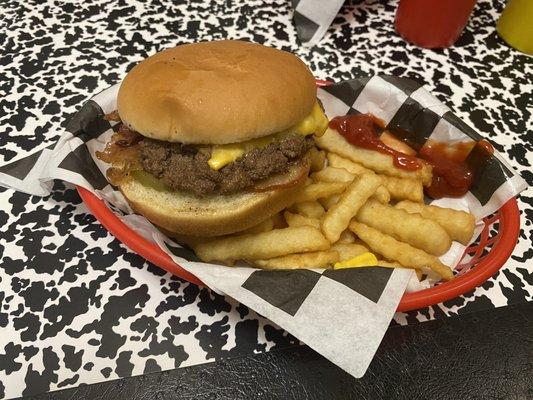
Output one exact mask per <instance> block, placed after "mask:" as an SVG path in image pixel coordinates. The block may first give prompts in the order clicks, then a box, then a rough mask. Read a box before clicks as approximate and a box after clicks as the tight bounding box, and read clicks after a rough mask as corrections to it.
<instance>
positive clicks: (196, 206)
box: [120, 179, 305, 237]
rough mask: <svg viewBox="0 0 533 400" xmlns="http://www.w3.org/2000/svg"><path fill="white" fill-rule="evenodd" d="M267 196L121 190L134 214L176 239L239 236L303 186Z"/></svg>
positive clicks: (137, 187)
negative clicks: (206, 195)
mask: <svg viewBox="0 0 533 400" xmlns="http://www.w3.org/2000/svg"><path fill="white" fill-rule="evenodd" d="M304 183H305V179H299V180H298V182H296V184H295V185H294V186H291V187H288V188H278V189H274V190H270V191H266V192H246V193H239V194H233V195H224V196H222V195H219V196H211V197H206V198H198V197H195V196H193V195H190V194H188V193H183V192H163V191H158V190H156V189H153V188H151V187H148V186H145V185H143V184H141V183H140V182H138V181H136V180H134V179H129V180H126V181H125V182H123V183H122V184H121V185H120V190H121V192H122V194H123V195H124V197H125V198H126V199H127V200H128V202H129V204H130V206H131V207H132V208H133V209H134V210H135V212H137V213H139V214H141V215H143V216H144V217H145V218H147V219H148V220H149V221H151V222H152V223H153V224H155V225H157V226H159V227H161V228H163V229H164V230H167V231H169V232H171V233H175V234H178V235H187V236H196V237H212V236H220V235H227V234H230V233H235V232H239V231H242V230H245V229H248V228H251V227H252V226H254V225H257V224H258V223H260V222H262V221H264V220H265V219H267V218H269V217H271V216H273V215H274V214H276V213H278V212H280V211H281V210H283V209H284V208H287V207H289V206H290V205H292V204H293V203H294V200H295V199H296V196H297V195H298V193H299V192H300V189H301V187H302V186H303V185H304Z"/></svg>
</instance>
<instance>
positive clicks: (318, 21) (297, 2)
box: [292, 0, 344, 46]
mask: <svg viewBox="0 0 533 400" xmlns="http://www.w3.org/2000/svg"><path fill="white" fill-rule="evenodd" d="M343 3H344V0H328V1H324V0H292V7H293V9H294V15H293V21H294V25H295V27H296V33H297V35H298V38H299V39H300V41H301V42H302V44H304V45H306V46H314V45H315V44H317V43H318V42H319V41H320V39H322V38H323V37H324V35H325V34H326V31H327V30H328V28H329V26H330V25H331V23H332V22H333V19H334V18H335V16H336V15H337V13H338V12H339V9H340V8H341V6H342V4H343Z"/></svg>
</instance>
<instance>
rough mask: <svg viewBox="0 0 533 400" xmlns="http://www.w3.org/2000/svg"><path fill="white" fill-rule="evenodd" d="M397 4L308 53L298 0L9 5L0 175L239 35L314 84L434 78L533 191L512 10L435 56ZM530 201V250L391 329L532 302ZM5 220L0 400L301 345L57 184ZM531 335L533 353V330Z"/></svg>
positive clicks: (525, 221) (492, 11)
mask: <svg viewBox="0 0 533 400" xmlns="http://www.w3.org/2000/svg"><path fill="white" fill-rule="evenodd" d="M396 3H397V2H396V1H393V0H390V1H386V0H382V1H378V0H367V1H352V2H347V4H345V6H343V8H342V9H341V11H340V13H339V15H338V17H337V18H336V19H335V21H334V24H333V25H332V27H331V28H330V30H329V31H328V33H327V35H326V37H325V38H324V39H323V40H322V42H321V43H320V44H319V45H318V46H315V47H313V48H310V49H309V48H304V47H302V46H300V45H299V43H298V40H297V38H296V36H295V29H294V27H293V24H292V21H291V15H292V11H291V7H290V1H288V0H275V1H268V2H264V1H260V0H254V1H252V0H249V1H244V0H241V1H236V0H235V1H192V0H191V1H187V2H185V1H152V2H144V1H140V0H139V1H127V2H126V1H111V0H110V1H104V0H101V1H86V2H62V1H47V2H46V1H27V2H13V1H9V0H0V12H1V18H0V43H2V47H1V48H0V52H1V53H0V156H1V158H0V165H2V164H4V163H6V162H9V161H13V160H16V159H18V158H20V157H23V156H25V155H27V154H30V153H31V152H32V151H35V150H36V149H38V148H41V147H45V146H49V145H50V144H52V143H54V141H55V140H57V138H58V137H59V135H60V133H61V132H62V129H63V127H64V126H65V123H66V121H67V120H68V116H69V115H71V114H72V113H74V112H75V111H76V110H77V109H78V108H79V107H80V106H81V104H82V103H83V102H84V100H85V99H87V98H88V97H89V96H90V95H92V94H94V93H97V92H99V91H101V90H103V89H105V88H106V87H108V86H110V85H112V84H114V83H117V82H119V81H120V79H121V78H122V77H123V76H124V74H125V73H126V72H127V71H128V70H129V69H130V68H131V67H132V66H133V65H134V64H135V63H136V62H138V61H139V60H141V59H143V58H145V57H146V56H147V55H149V54H152V53H154V52H156V51H158V50H161V49H163V48H166V47H169V46H173V45H176V44H179V43H185V42H191V41H197V40H209V39H221V38H231V39H237V38H242V39H248V40H253V41H256V42H259V43H264V44H267V45H272V46H275V47H278V48H282V49H285V50H289V51H293V52H295V53H296V54H298V55H299V56H300V57H302V58H303V59H304V60H305V61H306V62H307V63H308V65H310V67H311V69H312V71H313V72H314V73H315V75H316V76H317V77H318V78H323V79H324V78H331V79H346V78H350V77H353V76H360V75H372V74H377V73H381V74H383V73H385V74H394V75H398V76H405V77H410V78H414V79H417V80H420V81H422V82H424V83H425V84H426V86H427V87H428V88H429V90H430V91H432V92H433V93H434V94H435V95H436V96H437V97H439V98H440V99H441V100H442V101H444V102H445V103H446V104H447V105H448V106H449V107H450V108H451V109H452V110H454V111H455V112H456V113H457V114H458V115H460V116H461V117H462V118H464V119H465V120H466V121H469V122H470V123H471V125H472V126H473V127H475V128H476V129H477V130H478V131H479V132H480V133H481V134H482V135H484V136H486V137H487V138H489V139H490V140H491V141H492V143H493V144H494V145H495V147H496V148H497V149H498V150H499V151H500V152H502V153H503V154H505V155H506V157H507V158H508V160H509V161H510V163H511V165H512V166H513V167H514V168H516V169H517V170H518V171H520V173H521V174H522V176H523V177H524V178H525V179H526V180H527V181H528V183H529V184H532V183H533V173H532V168H531V165H532V163H533V157H532V154H533V153H532V152H531V151H532V143H533V136H532V134H533V133H532V116H531V112H532V108H533V104H532V99H531V93H532V92H533V84H532V74H533V61H532V59H531V58H529V57H527V56H525V55H523V54H520V53H518V52H517V51H515V50H513V49H511V48H509V47H508V46H507V45H505V43H504V42H503V41H502V40H501V39H500V38H499V37H498V36H497V34H496V32H495V29H494V25H495V21H496V19H497V17H498V15H499V13H500V12H501V10H502V8H503V3H504V2H503V1H498V0H479V2H478V5H477V7H476V9H475V11H474V15H473V18H472V19H471V21H470V24H469V26H468V27H467V29H466V31H465V33H464V34H463V36H462V37H461V38H460V40H459V42H458V43H457V44H456V46H454V47H453V48H452V49H447V50H437V51H434V50H423V49H419V48H416V47H413V46H410V45H407V44H405V43H404V42H403V40H402V39H401V38H399V37H398V36H396V35H395V33H394V29H393V20H394V10H395V7H396ZM532 205H533V201H532V191H531V190H528V191H526V192H525V193H524V194H523V195H522V196H521V197H520V199H519V207H520V210H521V216H522V217H521V218H522V221H521V222H522V228H523V231H522V233H521V236H520V240H519V243H518V245H517V247H516V249H515V251H514V253H513V255H512V257H511V259H510V260H509V261H508V262H507V264H506V266H505V268H504V269H503V270H502V271H501V272H500V273H498V274H497V275H496V276H495V277H493V278H492V279H490V280H489V281H488V282H487V283H485V284H484V285H483V287H481V288H478V289H477V290H476V291H474V292H472V293H469V294H467V295H466V296H463V297H460V298H457V299H455V300H452V301H449V302H447V303H446V304H442V305H439V306H436V307H431V308H428V309H425V310H420V311H418V312H412V313H408V314H397V316H396V317H395V321H396V324H406V323H416V322H418V321H424V320H428V319H434V318H445V317H447V316H451V315H456V314H459V315H461V314H466V313H470V312H473V311H480V310H484V309H489V308H493V307H500V306H506V305H511V304H520V303H524V302H527V301H531V300H532V299H533V277H532V270H531V261H530V260H531V258H533V252H532V250H531V248H532V243H531V242H532V235H533V233H532V225H531V224H532V223H531V220H532V215H533V212H532ZM0 225H1V226H2V231H1V232H0V256H1V260H0V265H1V266H2V268H1V269H0V302H1V308H0V398H1V397H2V396H6V397H13V396H19V395H31V394H38V393H42V392H46V391H48V390H53V389H58V388H59V389H60V388H65V387H70V386H76V385H79V384H80V383H92V382H98V381H103V380H109V379H116V378H119V377H127V376H131V375H139V374H145V373H148V372H155V371H160V370H162V369H163V370H165V369H173V368H176V367H183V366H190V365H194V364H202V363H205V362H210V361H217V362H219V360H222V359H231V358H234V357H245V358H246V357H255V356H253V354H255V353H261V352H265V351H269V350H274V349H278V348H286V347H291V346H294V345H295V344H296V343H297V341H296V340H295V339H294V338H292V337H291V336H289V335H287V334H286V333H285V332H283V331H282V330H281V329H279V328H278V327H276V326H274V325H273V324H272V323H270V322H269V321H268V320H265V319H263V318H261V317H260V316H258V315H257V314H255V313H254V312H253V311H250V310H248V309H247V308H246V307H244V306H242V305H239V304H238V303H236V302H234V301H232V300H231V299H228V298H223V297H221V296H218V295H216V294H214V293H212V292H210V291H209V290H207V289H205V288H198V287H197V286H195V285H193V284H189V283H187V282H184V281H182V280H180V279H178V278H175V277H172V276H170V275H168V274H165V273H163V272H162V271H161V270H159V269H158V268H156V267H154V266H153V265H150V264H149V263H147V262H145V261H144V260H143V259H142V258H141V257H139V256H137V255H135V254H133V253H132V252H130V251H128V249H127V248H125V247H124V246H123V245H122V244H121V243H120V242H118V241H117V240H116V239H114V238H113V236H111V235H110V234H109V233H107V231H106V230H105V229H104V228H103V227H102V226H101V225H100V224H99V223H98V222H97V221H96V220H95V219H94V217H92V216H91V215H90V214H89V213H88V211H87V208H86V207H85V206H84V205H83V204H82V203H81V200H80V199H79V197H78V195H77V193H76V191H75V190H74V189H73V188H72V187H69V186H66V187H65V186H64V185H63V184H62V183H60V182H57V183H56V190H55V191H54V193H53V194H52V195H51V196H49V197H47V198H44V199H43V198H38V197H32V196H28V195H25V194H21V193H14V192H12V191H10V190H5V189H0ZM519 307H526V308H525V309H526V310H527V311H520V313H521V314H520V315H526V314H527V313H528V312H529V310H530V308H528V307H527V306H519ZM520 310H522V309H520ZM493 312H494V311H493ZM509 312H511V311H509ZM480 315H482V314H480ZM483 315H485V314H483ZM486 315H492V314H486ZM529 315H530V314H529ZM468 318H470V317H468ZM487 318H489V317H487ZM430 324H431V323H428V326H431V325H430ZM424 325H425V324H424ZM452 325H453V323H452ZM399 329H401V328H392V329H391V333H390V334H389V335H388V336H390V335H392V334H393V332H400V331H399ZM412 329H418V328H412ZM420 329H431V328H420ZM530 332H531V330H530ZM526 339H527V340H529V342H527V341H526V344H527V343H529V345H531V335H529V337H528V336H527V335H526ZM496 343H497V341H496ZM385 348H386V346H385ZM522 349H523V348H522ZM529 349H531V346H529ZM526 350H527V346H526ZM295 351H296V352H298V351H300V350H295ZM302 351H304V350H302ZM511 351H512V348H511ZM517 351H518V350H517ZM452 353H453V352H452ZM273 354H274V356H268V357H274V358H275V357H276V354H278V355H279V353H277V352H276V353H273ZM257 357H266V356H257ZM311 357H312V358H313V357H314V358H313V360H315V361H316V359H317V357H316V356H311ZM289 358H290V357H289ZM258 359H261V358H258ZM280 362H281V363H283V361H280ZM320 363H322V361H320V362H319V364H320ZM296 365H298V362H296ZM469 367H472V366H471V365H470V366H469ZM198 368H202V366H198V367H194V368H192V369H191V374H195V373H197V372H194V371H198ZM205 368H206V371H212V369H211V367H209V366H206V367H205ZM325 368H326V367H325ZM327 368H330V369H331V368H334V367H332V366H327ZM327 368H326V369H327ZM237 369H238V368H237ZM222 370H224V368H222ZM230 370H231V368H230ZM289 370H290V368H289ZM184 371H187V369H186V370H184ZM263 371H264V370H263ZM282 371H283V370H281V372H280V371H278V372H277V373H282ZM291 371H292V373H294V371H293V370H291ZM334 371H337V370H334ZM185 373H186V372H180V374H185ZM211 373H212V372H211ZM273 373H276V372H273ZM370 373H371V374H376V373H377V372H376V371H375V370H372V368H371V372H370ZM339 374H340V372H339ZM182 376H183V375H182ZM333 376H334V375H333ZM339 376H340V375H339ZM342 376H343V377H344V375H342ZM138 379H141V378H138ZM198 379H202V378H198ZM339 379H341V378H339ZM342 379H345V378H342ZM259 381H260V380H259ZM188 382H190V381H188ZM228 382H232V381H231V379H230V378H228ZM193 383H194V382H193ZM222 384H223V383H222ZM184 393H185V392H184ZM250 393H251V392H250ZM278 393H279V392H278ZM383 393H385V392H383ZM383 393H382V395H383V396H385V394H383ZM523 393H526V392H523ZM530 393H531V392H530ZM86 396H88V397H94V396H96V393H92V394H91V395H89V394H86ZM187 396H189V397H186V394H183V398H185V397H186V398H193V395H191V394H190V393H189V394H187ZM236 396H237V395H236ZM239 396H241V395H239ZM82 397H83V396H82ZM237 397H238V396H237ZM241 397H243V398H244V397H246V393H244V394H243V395H242V396H241ZM230 398H231V397H230ZM266 398H268V396H267V397H266ZM317 398H318V397H317Z"/></svg>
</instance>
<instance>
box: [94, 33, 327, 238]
mask: <svg viewBox="0 0 533 400" xmlns="http://www.w3.org/2000/svg"><path fill="white" fill-rule="evenodd" d="M117 108H118V109H117V111H116V112H114V113H112V114H111V115H108V116H107V118H108V119H110V120H115V121H117V122H119V124H117V125H116V127H115V131H116V133H115V134H114V135H113V137H112V139H111V142H110V143H108V145H107V147H106V149H105V151H103V152H101V153H99V155H98V156H99V157H100V158H101V159H103V160H104V161H106V162H110V163H111V164H112V168H110V169H109V170H108V178H109V179H110V181H111V182H112V183H113V184H115V185H117V186H118V187H119V189H120V191H121V192H122V193H123V195H124V197H125V198H126V199H127V200H128V202H129V203H130V205H131V207H132V208H133V209H134V210H135V211H136V212H138V213H140V214H142V215H144V216H145V217H146V218H148V219H149V220H150V221H152V222H153V223H154V224H156V225H157V226H159V227H161V228H163V229H164V230H166V231H169V232H172V233H176V234H179V235H189V236H190V235H192V236H203V237H210V236H218V235H225V234H229V233H234V232H238V231H242V230H245V229H247V228H250V227H252V226H254V225H256V224H258V223H260V222H261V221H263V220H265V219H267V218H269V217H271V216H272V215H274V214H276V213H278V212H279V211H281V210H282V209H284V208H286V207H288V206H290V205H291V204H292V203H294V200H295V199H296V196H297V195H298V193H299V191H300V189H301V188H302V186H303V185H304V183H305V181H306V179H307V177H308V174H309V168H310V166H309V164H310V162H309V153H310V152H312V151H316V150H315V147H314V142H313V134H316V135H320V134H321V133H323V132H324V131H325V129H326V127H327V124H328V121H327V118H326V117H325V115H324V113H323V110H322V108H321V106H320V104H319V103H318V102H317V98H316V85H315V80H314V78H313V75H312V74H311V72H310V71H309V69H308V68H307V67H306V66H305V64H304V63H303V62H302V61H301V60H300V59H299V58H297V57H296V56H294V55H292V54H290V53H287V52H284V51H280V50H276V49H272V48H269V47H265V46H262V45H259V44H254V43H248V42H243V41H231V40H228V41H216V42H202V43H195V44H186V45H181V46H177V47H174V48H171V49H168V50H165V51H162V52H160V53H157V54H155V55H153V56H151V57H149V58H147V59H146V60H144V61H142V62H141V63H139V64H138V65H137V66H135V67H134V68H133V69H132V70H131V71H130V72H129V73H128V74H127V76H126V78H125V79H124V81H123V82H122V84H121V86H120V89H119V92H118V99H117Z"/></svg>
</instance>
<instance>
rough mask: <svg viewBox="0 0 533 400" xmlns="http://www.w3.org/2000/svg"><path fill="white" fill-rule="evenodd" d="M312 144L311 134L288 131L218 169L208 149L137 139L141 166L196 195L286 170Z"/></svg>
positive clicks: (244, 185)
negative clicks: (303, 134)
mask: <svg viewBox="0 0 533 400" xmlns="http://www.w3.org/2000/svg"><path fill="white" fill-rule="evenodd" d="M313 145H314V141H313V138H312V137H311V136H309V137H304V136H301V135H289V136H287V137H285V138H284V139H282V140H280V141H279V142H275V143H271V144H269V145H267V146H265V147H263V148H256V149H252V150H250V151H248V152H247V153H245V154H244V155H243V156H242V157H241V158H239V159H238V160H236V161H234V162H232V163H230V164H228V165H226V166H224V167H223V168H221V169H220V170H218V171H215V170H213V169H211V168H210V167H209V165H208V164H207V160H209V158H210V150H203V149H198V148H196V147H193V146H187V145H182V144H179V143H169V142H164V141H159V140H153V139H148V138H144V139H142V140H141V141H140V142H139V153H140V159H141V164H142V167H143V169H144V170H145V171H147V172H149V173H151V174H152V175H154V176H155V177H156V178H158V179H159V180H161V181H162V182H163V183H164V184H165V185H167V186H168V187H170V188H171V189H173V190H180V191H187V192H192V193H194V194H195V195H197V196H200V197H202V196H206V195H210V194H231V193H236V192H240V191H242V190H245V189H248V188H250V187H252V186H253V185H254V184H255V183H256V182H258V181H261V180H264V179H266V178H268V177H270V176H272V175H274V174H279V173H284V172H287V171H288V169H289V167H290V165H291V164H292V163H294V162H295V161H297V160H299V159H300V158H302V157H303V156H304V155H305V154H306V153H307V151H308V150H309V149H310V148H311V147H312V146H313Z"/></svg>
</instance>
